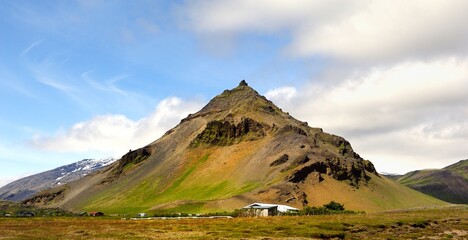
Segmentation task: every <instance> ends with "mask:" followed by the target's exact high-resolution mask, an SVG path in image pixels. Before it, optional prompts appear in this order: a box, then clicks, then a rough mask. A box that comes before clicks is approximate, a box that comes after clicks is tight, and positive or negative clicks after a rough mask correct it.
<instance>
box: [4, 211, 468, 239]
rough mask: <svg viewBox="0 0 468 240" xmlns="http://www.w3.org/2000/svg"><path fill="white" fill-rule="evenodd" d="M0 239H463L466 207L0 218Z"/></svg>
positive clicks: (467, 231) (467, 218)
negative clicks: (175, 216)
mask: <svg viewBox="0 0 468 240" xmlns="http://www.w3.org/2000/svg"><path fill="white" fill-rule="evenodd" d="M0 233H1V235H0V239H6V238H8V239H240V238H248V239H310V238H315V239H466V238H467V237H468V208H467V207H466V206H464V207H458V208H442V209H426V210H413V211H396V212H387V213H375V214H344V215H321V216H278V217H251V218H232V219H216V218H215V219H170V220H163V219H154V220H140V221H133V220H128V219H127V220H122V219H120V218H111V217H101V218H92V217H80V218H78V217H75V218H70V217H47V218H44V217H36V218H0Z"/></svg>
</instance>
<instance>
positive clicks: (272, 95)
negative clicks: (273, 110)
mask: <svg viewBox="0 0 468 240" xmlns="http://www.w3.org/2000/svg"><path fill="white" fill-rule="evenodd" d="M296 95H297V91H296V88H294V87H280V88H275V89H273V90H269V91H268V92H267V93H265V97H266V98H268V99H271V100H273V101H289V100H290V99H291V98H293V97H295V96H296Z"/></svg>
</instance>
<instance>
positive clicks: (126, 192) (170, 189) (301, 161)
mask: <svg viewBox="0 0 468 240" xmlns="http://www.w3.org/2000/svg"><path fill="white" fill-rule="evenodd" d="M389 184H391V182H390V181H389V182H387V181H386V180H385V179H382V178H381V177H380V176H379V175H378V174H377V172H376V170H375V168H374V166H373V164H372V163H371V162H370V161H367V160H364V159H362V158H361V157H360V156H359V154H357V153H356V152H354V150H353V148H352V147H351V144H350V143H349V142H348V141H347V140H345V139H344V138H342V137H339V136H335V135H332V134H328V133H325V132H324V131H322V129H320V128H313V127H309V126H308V124H307V123H305V122H302V121H299V120H297V119H295V118H293V117H292V116H290V115H289V114H288V113H285V112H283V111H282V110H281V109H280V108H278V107H277V106H276V105H275V104H273V102H271V101H270V100H268V99H266V98H265V97H264V96H262V95H260V94H259V93H258V92H257V91H255V90H254V89H253V88H251V87H250V86H248V85H247V83H246V82H245V81H241V82H240V84H239V86H237V87H235V88H233V89H231V90H225V91H224V92H223V93H221V94H219V95H218V96H216V97H214V98H213V99H212V100H211V101H210V102H209V103H208V104H207V105H206V106H205V107H203V108H202V109H201V110H200V111H198V112H196V113H194V114H190V115H189V116H188V117H186V118H185V119H182V120H181V122H180V123H179V124H178V125H177V126H175V127H174V128H172V129H170V130H169V131H167V132H166V134H165V135H163V136H162V137H161V138H159V139H157V140H155V141H154V142H152V143H151V144H149V145H147V146H144V147H142V148H140V149H137V150H134V151H131V152H129V153H127V154H126V155H124V156H123V157H122V158H121V159H120V160H119V161H118V162H116V163H114V164H113V165H112V166H111V167H110V168H108V169H107V170H106V171H103V172H100V173H98V174H94V175H91V176H88V177H86V178H84V179H81V180H79V181H76V182H72V183H70V184H68V185H66V186H63V187H62V188H56V189H52V190H49V191H47V192H43V193H40V194H38V195H36V196H35V197H33V198H31V199H28V200H27V201H26V202H27V203H28V204H34V205H42V206H49V207H56V206H58V207H64V208H66V209H70V210H94V211H95V210H96V209H98V210H100V211H105V212H116V213H119V212H122V213H123V212H132V213H138V212H145V211H156V210H158V209H171V208H176V209H178V208H180V207H183V208H184V209H187V208H188V209H191V211H194V212H197V211H198V212H200V211H210V210H220V209H222V210H230V211H231V210H233V209H235V208H239V207H242V206H245V205H248V204H250V203H252V202H276V203H287V204H288V205H292V206H296V207H302V206H304V205H317V206H321V205H323V204H325V203H327V202H329V201H331V200H337V201H340V202H343V203H345V204H346V205H347V206H348V207H349V208H351V209H353V208H354V209H356V210H366V211H369V209H371V210H372V209H374V210H382V209H385V208H386V207H382V206H387V205H385V204H382V203H376V202H375V201H374V200H375V199H382V198H386V197H389V199H391V201H394V200H395V199H397V200H398V199H399V200H398V202H397V204H393V205H390V204H388V206H392V207H394V206H397V207H400V208H401V207H403V206H406V205H408V204H407V203H406V202H405V200H406V198H407V197H408V196H410V197H411V198H412V199H416V200H414V201H416V202H418V203H421V202H422V203H427V202H431V200H427V199H426V198H424V197H420V196H414V194H413V193H412V192H409V193H408V192H407V190H405V189H400V188H399V187H398V186H391V187H389ZM387 188H389V189H387ZM401 198H403V199H401ZM346 199H349V200H348V201H343V200H346ZM351 199H359V201H352V200H351ZM388 201H390V200H388ZM436 203H440V202H437V201H436ZM405 204H406V205H405ZM194 206H197V207H195V209H193V208H194ZM387 208H388V207H387Z"/></svg>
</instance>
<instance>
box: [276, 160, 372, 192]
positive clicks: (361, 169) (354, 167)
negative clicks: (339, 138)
mask: <svg viewBox="0 0 468 240" xmlns="http://www.w3.org/2000/svg"><path fill="white" fill-rule="evenodd" d="M366 171H367V172H370V173H373V174H375V175H377V173H376V171H375V168H374V166H373V165H372V163H371V162H369V161H366V160H361V161H343V160H341V159H338V158H334V159H326V160H324V161H318V162H314V163H312V164H309V165H306V166H303V167H301V168H299V169H298V170H296V171H294V172H293V173H292V174H290V175H289V176H287V177H286V179H285V180H286V181H289V182H293V183H299V182H304V181H305V180H306V179H307V178H308V177H309V175H313V173H316V174H318V176H317V179H318V180H319V182H321V181H323V177H322V174H327V175H329V176H331V177H332V178H334V179H336V180H339V181H349V182H350V184H351V185H353V186H356V187H358V186H359V185H360V184H361V183H366V182H367V181H369V180H370V178H371V177H370V176H369V175H368V174H367V173H366ZM377 176H378V175H377Z"/></svg>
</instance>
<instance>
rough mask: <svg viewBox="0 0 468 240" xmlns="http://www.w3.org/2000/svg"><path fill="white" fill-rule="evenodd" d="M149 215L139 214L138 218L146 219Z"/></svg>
mask: <svg viewBox="0 0 468 240" xmlns="http://www.w3.org/2000/svg"><path fill="white" fill-rule="evenodd" d="M147 216H148V215H147V214H146V213H138V214H137V217H140V218H144V217H147Z"/></svg>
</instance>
